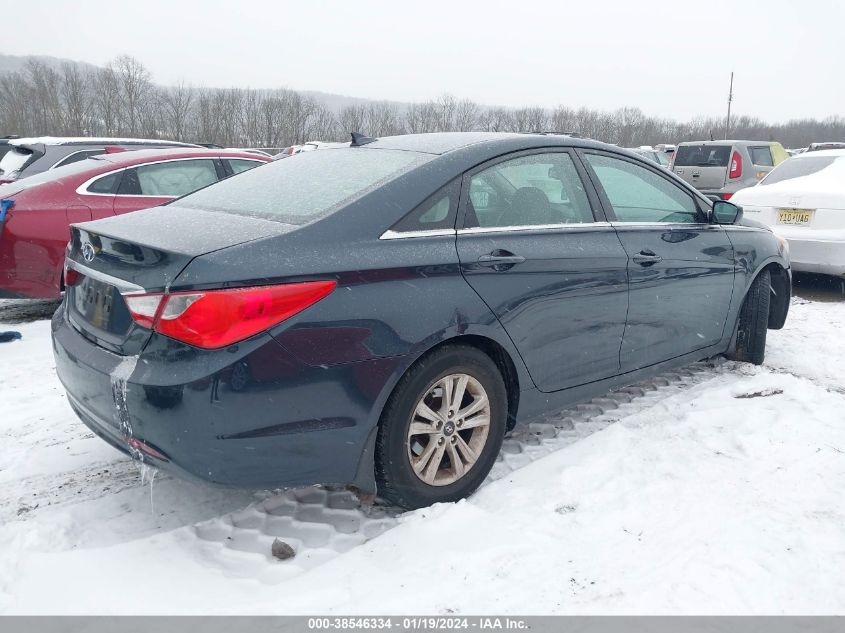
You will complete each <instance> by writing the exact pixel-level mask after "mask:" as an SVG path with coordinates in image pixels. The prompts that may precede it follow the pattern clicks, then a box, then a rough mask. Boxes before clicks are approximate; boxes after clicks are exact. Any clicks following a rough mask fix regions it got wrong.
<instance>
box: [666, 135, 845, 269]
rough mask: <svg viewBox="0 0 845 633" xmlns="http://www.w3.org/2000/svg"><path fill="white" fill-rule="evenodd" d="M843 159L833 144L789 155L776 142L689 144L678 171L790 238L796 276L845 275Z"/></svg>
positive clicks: (842, 148) (680, 151) (676, 163)
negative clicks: (798, 273)
mask: <svg viewBox="0 0 845 633" xmlns="http://www.w3.org/2000/svg"><path fill="white" fill-rule="evenodd" d="M827 148H833V149H827ZM843 156H845V144H843V143H833V142H829V143H813V144H811V145H810V146H809V148H806V149H804V150H800V151H795V152H794V153H793V154H792V155H791V156H790V154H789V152H787V150H785V149H784V148H783V147H782V146H781V144H780V143H776V142H760V141H701V142H686V143H680V144H679V145H678V148H677V151H676V152H675V157H674V160H673V166H672V171H674V173H675V174H677V175H678V176H680V177H681V178H682V179H684V180H685V181H687V182H688V183H690V184H691V185H693V186H694V187H696V188H697V189H698V190H699V191H701V193H703V194H705V195H706V196H708V197H710V198H711V199H714V200H731V201H733V202H736V203H737V204H740V205H741V206H742V207H743V209H744V211H745V212H746V213H747V214H748V217H749V218H753V219H755V220H757V221H760V222H762V223H764V224H765V225H767V226H769V227H771V228H772V230H773V231H774V232H775V233H776V234H777V235H780V236H782V237H783V238H785V239H786V240H787V242H788V244H789V247H790V252H791V260H792V266H793V269H794V270H796V271H798V272H813V273H822V274H828V275H835V276H842V275H845V171H843V167H844V166H845V161H843V160H842V157H843Z"/></svg>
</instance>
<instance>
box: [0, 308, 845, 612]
mask: <svg viewBox="0 0 845 633" xmlns="http://www.w3.org/2000/svg"><path fill="white" fill-rule="evenodd" d="M21 329H23V328H21ZM31 330H32V331H31V332H29V336H28V335H27V333H26V332H25V338H24V341H21V342H18V343H14V344H10V345H18V344H20V345H24V344H26V343H27V340H28V338H30V339H32V338H36V337H38V336H41V337H42V341H43V343H42V344H45V345H46V338H45V337H46V335H47V331H46V328H43V327H42V324H34V325H33V326H32V328H31ZM843 331H845V304H842V303H835V304H826V303H808V302H804V301H801V300H797V301H796V302H795V303H794V305H793V308H792V313H791V315H790V320H789V321H788V326H787V328H786V329H784V330H782V331H778V332H769V341H770V345H769V353H768V360H767V364H766V365H765V366H763V367H761V368H755V367H751V366H747V365H740V364H734V363H728V364H727V365H725V366H723V367H722V368H720V369H719V371H716V372H714V373H713V377H712V378H711V379H709V380H704V381H702V382H698V383H696V384H695V385H694V386H692V387H689V388H686V389H684V390H682V391H679V392H677V393H674V394H673V395H670V396H668V397H666V398H663V399H660V400H657V401H656V404H654V405H653V406H650V407H648V408H646V409H644V410H640V411H638V412H637V413H634V414H628V415H626V414H625V413H624V412H621V413H620V419H619V421H618V422H617V423H616V424H613V425H611V426H609V427H607V428H606V429H604V430H602V431H600V432H597V433H594V434H593V435H590V436H589V437H587V438H586V439H583V440H581V441H578V442H576V443H574V444H572V445H570V446H569V447H567V448H565V449H563V450H559V451H557V452H555V453H553V454H551V455H549V456H547V457H544V458H542V459H539V460H538V461H535V462H533V463H531V464H529V465H528V466H526V467H524V468H521V469H519V470H517V471H515V472H513V473H511V474H510V475H508V476H506V477H504V478H502V479H499V480H498V481H495V482H493V483H490V484H488V485H487V486H485V487H484V488H483V489H482V490H480V491H479V492H478V493H477V494H476V495H474V496H473V497H472V498H471V499H470V500H468V501H465V502H461V503H457V504H447V505H441V506H438V507H435V508H431V509H426V510H421V511H418V512H415V513H412V514H408V515H405V516H404V517H402V518H401V520H400V523H399V525H398V526H397V527H394V528H393V529H391V530H389V531H387V532H386V533H384V534H383V535H381V536H378V537H377V538H374V539H373V540H371V541H369V542H367V543H366V544H364V545H361V546H359V547H356V548H354V549H352V550H351V551H349V552H347V553H345V554H342V555H339V556H335V557H334V558H332V559H331V560H328V561H327V562H325V563H323V564H321V565H317V566H314V567H313V568H311V569H310V570H305V571H303V569H305V567H303V561H302V560H301V559H300V557H301V556H307V555H308V554H307V552H306V553H304V554H299V555H298V556H297V558H296V559H294V560H293V561H290V562H286V563H282V562H278V561H273V560H272V559H269V558H268V557H267V556H261V555H258V554H249V553H246V552H240V551H236V550H233V549H228V548H225V547H221V546H219V545H216V544H209V543H208V542H205V541H202V540H201V539H199V538H198V537H197V532H196V530H195V529H194V528H193V527H190V525H189V523H188V522H186V521H184V519H185V518H186V517H194V522H196V521H198V520H200V519H201V518H202V517H201V516H200V515H201V514H202V513H201V512H199V511H198V510H197V508H198V507H203V508H205V511H206V512H209V511H213V510H217V511H219V512H226V511H230V510H232V509H234V508H233V507H230V508H228V509H226V506H227V504H228V505H234V506H235V507H237V503H240V504H241V505H245V504H246V502H247V498H246V497H245V496H241V497H240V498H230V499H226V498H223V497H216V498H215V499H214V500H213V501H212V500H211V499H212V498H211V497H210V496H208V497H206V496H205V495H206V493H205V492H203V489H202V488H201V487H196V488H187V487H183V486H187V484H183V483H182V482H177V481H175V480H164V481H162V482H157V483H156V484H155V485H156V488H155V494H154V500H155V510H154V512H152V511H151V510H150V506H149V494H150V492H149V489H140V488H138V487H136V488H132V489H125V490H123V491H122V492H119V493H117V494H115V495H113V496H111V497H110V496H100V497H92V498H90V499H87V500H84V501H82V502H79V503H77V504H71V503H70V500H64V501H62V500H59V501H58V502H57V504H56V505H55V507H51V508H47V509H42V508H39V509H36V510H33V511H31V512H25V513H24V514H22V515H21V516H20V517H17V518H14V519H12V520H9V521H7V522H6V523H5V524H4V525H2V526H0V612H4V613H148V614H149V613H311V614H313V613H327V612H331V613H397V614H398V613H409V612H410V613H451V612H455V613H466V614H470V613H491V612H495V613H521V614H527V613H602V614H608V613H667V614H668V613H684V614H693V613H737V614H756V613H790V614H799V613H800V614H808V613H826V614H832V613H840V614H841V613H845V582H843V581H845V572H843V571H842V570H843V569H845V528H843V525H845V506H843V491H845V413H843V411H845V409H844V408H843V406H844V405H845V394H842V393H841V392H840V391H839V389H840V388H841V386H842V376H843V372H842V367H843V365H842V363H843V360H845V347H843V340H842V334H841V333H842V332H843ZM4 353H5V348H4V349H0V354H4ZM31 361H32V363H33V365H32V369H33V370H36V368H37V367H38V366H39V365H38V361H37V360H36V359H35V358H33V359H31ZM25 362H29V361H25ZM42 362H43V359H42ZM4 365H5V363H4ZM36 373H37V374H38V375H37V377H33V379H32V382H34V383H37V384H33V385H25V386H22V387H20V388H19V389H20V391H19V392H17V393H15V394H12V391H11V390H10V388H9V387H8V384H7V383H6V382H5V381H3V383H0V397H2V398H3V400H4V401H9V400H10V398H11V399H12V400H14V398H15V397H17V396H18V395H21V396H22V397H24V398H30V399H31V398H32V397H33V396H34V395H35V394H37V393H39V389H40V390H41V391H40V393H42V397H41V399H40V404H39V406H40V407H42V408H43V407H51V406H56V409H55V411H56V415H57V416H58V419H57V420H51V421H52V422H54V426H55V427H57V429H54V430H53V432H63V429H64V428H65V427H68V428H67V430H66V431H64V432H67V433H71V432H72V429H76V430H77V432H78V431H79V425H78V424H76V423H73V422H70V421H69V420H72V418H69V417H68V416H69V415H70V414H66V415H61V414H59V411H60V407H58V406H57V405H56V404H55V403H53V404H51V402H52V401H53V400H55V399H56V398H57V396H56V395H55V394H52V395H51V394H50V393H49V388H50V385H51V384H52V383H51V382H50V380H51V379H50V378H49V376H48V367H46V366H41V369H40V370H37V371H36ZM45 391H46V393H45ZM10 394H11V395H10ZM17 406H18V409H17V413H16V416H19V415H21V414H23V415H25V416H26V415H29V414H28V413H27V412H28V411H30V410H31V408H32V406H33V405H32V401H31V400H30V402H29V406H27V405H26V404H25V403H20V404H19V405H17ZM7 420H11V419H8V418H7ZM27 420H28V422H26V423H25V424H22V423H21V422H20V421H19V420H18V418H17V417H16V418H14V419H13V420H11V421H7V422H4V423H3V424H2V430H3V433H6V432H7V430H8V429H9V428H17V427H19V426H30V427H31V426H33V425H35V420H32V416H29V417H28V418H27ZM35 426H37V425H35ZM48 426H49V425H48ZM50 432H51V431H50V430H49V429H44V430H37V431H36V430H32V431H30V433H22V434H19V435H18V437H20V438H21V439H20V440H19V441H21V442H30V441H35V442H36V444H35V448H36V449H37V451H36V450H33V451H32V453H33V455H34V454H35V453H36V452H38V451H42V450H49V449H48V447H46V446H45V445H44V444H41V443H38V442H39V441H40V440H41V439H42V438H44V437H47V436H49V434H50ZM79 441H80V442H84V440H79ZM8 444H9V442H8V441H7V440H5V439H4V441H3V444H2V446H0V459H2V460H6V459H7V457H6V454H7V452H8V451H9V449H8ZM79 446H80V447H81V450H84V451H88V450H90V449H88V448H87V444H80V445H79ZM115 455H116V454H115ZM89 459H90V457H89ZM116 459H117V461H119V462H120V463H124V462H123V461H122V460H121V458H119V457H117V458H116ZM81 461H84V460H79V458H70V459H68V460H67V461H66V462H65V466H69V467H76V466H77V465H79V464H80V463H81ZM0 463H8V462H7V461H3V462H0ZM18 464H19V465H20V466H21V467H26V468H30V472H34V471H35V470H37V469H40V468H42V467H44V466H43V465H40V466H38V467H37V468H36V467H29V466H26V465H24V464H22V462H18ZM51 468H52V467H51ZM52 472H55V471H52ZM0 476H5V477H6V478H7V480H8V479H9V478H10V477H11V475H9V474H8V473H0ZM73 476H74V475H73V473H70V474H68V477H73ZM104 481H108V480H104ZM86 494H87V493H86ZM230 494H232V495H235V494H236V493H230ZM0 500H2V495H0ZM144 501H146V508H145V506H144ZM124 506H125V509H122V508H124ZM180 514H181V515H182V518H181V519H180V518H179V517H177V516H176V515H180ZM208 516H213V514H208V513H207V514H206V516H205V518H208ZM156 524H159V525H160V526H161V528H160V529H157V527H156ZM180 525H181V526H182V527H180ZM256 529H259V528H256ZM98 533H100V534H101V536H100V537H99V538H98ZM298 559H300V560H298Z"/></svg>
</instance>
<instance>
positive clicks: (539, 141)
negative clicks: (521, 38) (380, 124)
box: [363, 132, 607, 155]
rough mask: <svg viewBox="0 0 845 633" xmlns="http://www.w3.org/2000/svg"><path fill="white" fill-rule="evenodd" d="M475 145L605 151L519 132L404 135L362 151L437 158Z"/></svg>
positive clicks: (583, 142)
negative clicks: (405, 153)
mask: <svg viewBox="0 0 845 633" xmlns="http://www.w3.org/2000/svg"><path fill="white" fill-rule="evenodd" d="M477 145H486V146H495V145H501V146H502V148H503V149H504V150H506V151H508V150H511V149H512V148H513V146H515V145H524V146H525V148H526V149H529V148H532V147H548V146H554V145H560V146H575V147H607V146H606V145H605V144H604V143H599V142H597V141H592V140H589V139H584V138H580V137H575V136H570V135H567V134H522V133H518V132H432V133H426V134H403V135H400V136H385V137H382V138H378V139H376V140H374V141H372V142H370V143H367V144H366V145H363V147H368V148H373V149H395V150H404V151H411V152H420V153H423V154H438V155H439V154H446V153H447V152H452V151H455V150H460V149H464V148H467V147H470V146H477Z"/></svg>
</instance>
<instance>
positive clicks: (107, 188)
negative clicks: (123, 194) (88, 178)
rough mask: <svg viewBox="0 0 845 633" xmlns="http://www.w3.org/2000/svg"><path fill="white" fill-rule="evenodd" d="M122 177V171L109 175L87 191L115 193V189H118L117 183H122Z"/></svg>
mask: <svg viewBox="0 0 845 633" xmlns="http://www.w3.org/2000/svg"><path fill="white" fill-rule="evenodd" d="M122 175H123V172H122V171H116V172H113V173H111V174H107V175H105V176H103V177H102V178H98V179H97V180H95V181H94V182H92V183H91V184H90V185H88V189H86V191H87V192H88V193H105V194H109V193H114V192H115V189H117V183H118V182H120V177H121V176H122Z"/></svg>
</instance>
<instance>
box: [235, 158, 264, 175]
mask: <svg viewBox="0 0 845 633" xmlns="http://www.w3.org/2000/svg"><path fill="white" fill-rule="evenodd" d="M226 162H227V163H229V167H231V168H232V175H233V176H234V175H235V174H239V173H241V172H242V171H246V170H247V169H252V168H253V167H258V166H259V165H263V164H264V163H263V162H261V161H259V160H248V159H246V158H229V159H228V160H227V161H226Z"/></svg>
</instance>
